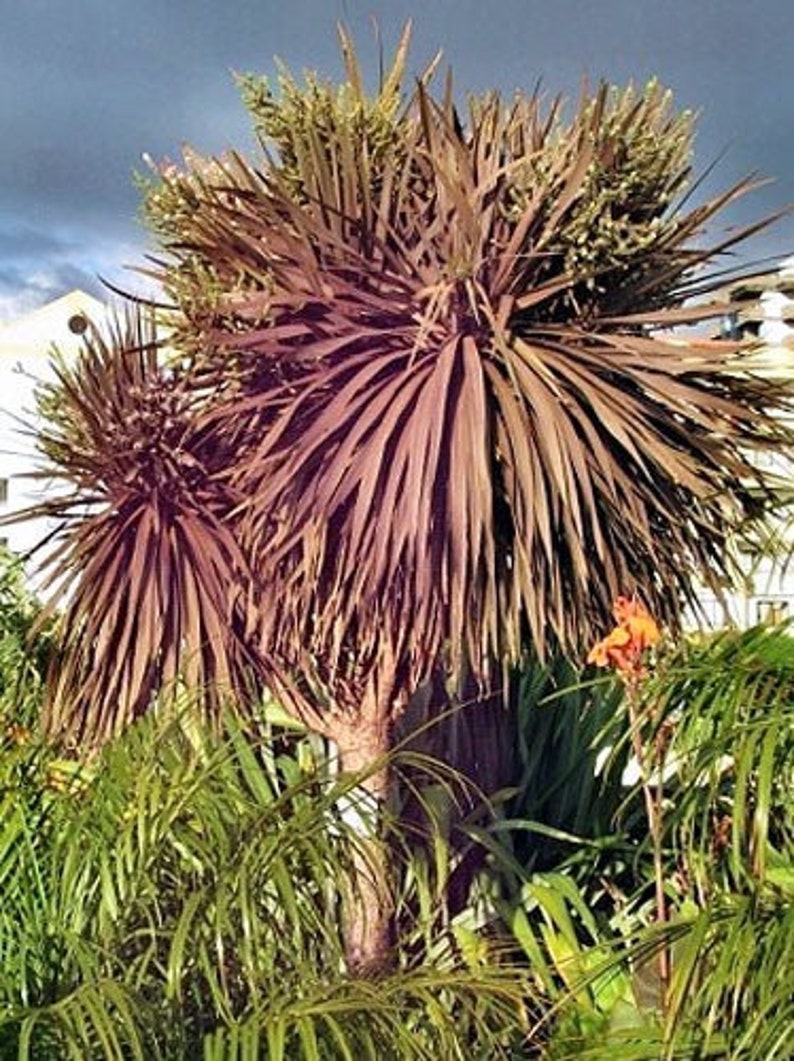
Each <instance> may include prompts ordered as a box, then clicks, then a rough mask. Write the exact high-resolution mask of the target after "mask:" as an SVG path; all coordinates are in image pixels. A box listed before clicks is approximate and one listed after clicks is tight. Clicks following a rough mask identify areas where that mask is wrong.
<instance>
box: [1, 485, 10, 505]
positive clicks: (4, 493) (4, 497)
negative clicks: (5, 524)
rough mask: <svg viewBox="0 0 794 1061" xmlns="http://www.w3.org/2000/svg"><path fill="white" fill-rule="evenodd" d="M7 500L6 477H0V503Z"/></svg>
mask: <svg viewBox="0 0 794 1061" xmlns="http://www.w3.org/2000/svg"><path fill="white" fill-rule="evenodd" d="M4 501H8V479H0V505H2V504H3V502H4Z"/></svg>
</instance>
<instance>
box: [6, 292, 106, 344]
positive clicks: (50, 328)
mask: <svg viewBox="0 0 794 1061" xmlns="http://www.w3.org/2000/svg"><path fill="white" fill-rule="evenodd" d="M107 313H108V310H107V306H106V305H105V304H104V303H102V302H100V301H99V299H98V298H94V296H93V295H89V294H87V293H86V292H85V291H80V290H75V291H70V292H69V293H68V294H67V295H62V296H61V297H60V298H56V299H55V300H54V301H52V302H48V303H47V304H46V305H44V306H39V308H38V309H34V310H32V311H31V312H30V313H26V314H25V315H24V316H22V317H18V318H17V319H16V320H14V321H10V322H8V323H6V324H1V325H0V357H2V358H5V357H6V356H11V357H13V358H14V359H16V360H18V359H19V358H28V357H36V356H38V357H48V356H49V355H50V353H51V352H52V349H53V347H57V348H58V349H59V350H60V351H61V352H62V353H65V354H68V353H72V352H74V351H75V350H76V349H77V348H78V347H79V346H80V344H81V341H82V335H83V333H84V332H85V330H86V327H87V326H88V323H89V321H90V322H93V323H95V324H101V323H102V322H103V321H105V320H106V319H107Z"/></svg>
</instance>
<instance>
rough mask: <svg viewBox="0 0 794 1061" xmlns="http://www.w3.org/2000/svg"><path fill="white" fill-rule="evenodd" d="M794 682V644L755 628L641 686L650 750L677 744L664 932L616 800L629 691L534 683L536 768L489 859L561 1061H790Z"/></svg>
mask: <svg viewBox="0 0 794 1061" xmlns="http://www.w3.org/2000/svg"><path fill="white" fill-rule="evenodd" d="M792 678H794V639H792V637H791V635H790V632H789V630H788V629H787V628H785V627H782V628H770V627H759V628H756V629H753V630H750V631H747V632H745V633H736V632H735V631H734V632H725V633H723V634H720V635H718V636H712V637H707V638H696V639H693V640H690V641H687V642H685V643H684V644H682V646H681V647H680V648H679V649H676V650H674V651H672V652H669V653H667V654H666V656H663V657H661V658H660V660H659V662H658V670H657V673H656V674H655V675H653V676H652V677H650V678H649V679H648V681H647V682H646V683H645V685H644V687H643V702H644V704H645V709H646V717H645V718H644V719H643V720H642V721H643V725H644V727H645V733H646V738H645V739H648V740H651V741H655V740H656V738H657V736H658V735H659V734H663V735H664V740H665V755H664V762H663V776H664V802H663V810H664V819H663V821H664V841H663V860H664V877H665V891H666V896H667V901H668V904H669V921H668V922H667V923H666V924H664V925H661V926H660V925H656V924H653V923H652V915H653V908H652V901H651V900H652V895H653V887H654V871H653V864H652V857H651V855H652V851H651V842H650V837H649V835H648V826H647V821H646V820H645V819H644V815H643V805H642V798H641V794H640V792H639V790H638V789H634V788H632V787H627V786H626V785H625V784H624V783H622V782H621V776H623V777H624V778H625V777H628V776H629V775H630V773H631V772H632V770H633V764H632V759H631V756H630V754H629V747H630V742H629V739H628V718H627V716H626V714H624V712H623V711H622V710H620V693H621V690H620V686H619V685H618V684H617V683H614V682H611V681H609V680H607V681H604V680H600V681H598V682H595V683H593V682H590V681H582V680H577V678H576V670H575V669H574V668H571V667H570V666H569V665H568V664H562V663H561V664H558V665H557V666H556V668H555V669H554V670H549V669H548V668H544V669H538V668H536V669H535V670H534V671H529V672H527V674H526V675H525V677H524V688H525V690H526V691H527V692H528V693H529V695H528V696H527V698H526V699H525V700H522V703H521V711H520V717H521V733H522V757H523V759H524V762H525V763H526V764H527V766H528V767H529V769H528V770H527V773H526V776H525V778H524V781H523V782H522V785H521V786H520V788H519V789H518V791H517V792H516V794H515V796H514V802H513V804H512V806H511V807H510V808H509V810H508V812H507V814H508V815H509V816H506V817H505V818H504V819H503V820H501V821H497V822H496V823H495V824H494V825H493V826H492V827H491V829H490V830H489V832H488V834H487V835H486V837H485V842H486V843H487V844H488V846H489V850H490V851H491V853H492V857H493V859H494V864H495V866H496V867H498V868H499V869H500V871H501V874H502V880H503V881H505V882H508V883H507V887H506V889H505V890H503V891H502V892H501V894H499V895H498V896H497V898H496V905H497V908H498V909H499V910H500V912H501V915H502V918H503V920H504V923H505V924H506V925H508V926H509V927H510V930H511V932H512V933H513V935H514V937H515V939H516V942H517V944H518V945H519V946H520V947H521V950H522V951H523V953H524V954H525V955H526V956H527V959H528V961H529V963H530V969H531V970H532V973H533V975H534V977H535V978H536V983H537V986H538V987H539V988H540V989H541V990H542V991H543V992H544V993H545V994H546V996H547V999H548V1003H549V1006H548V1008H546V1009H544V1010H543V1011H542V1016H541V1020H540V1025H539V1027H538V1029H537V1030H538V1031H540V1029H541V1028H546V1029H547V1033H548V1034H549V1036H550V1044H549V1047H548V1056H549V1057H551V1058H579V1057H592V1058H594V1059H595V1058H602V1057H603V1056H605V1055H606V1053H607V1052H608V1054H609V1056H614V1057H615V1058H616V1059H618V1058H621V1059H622V1058H627V1059H632V1058H633V1059H638V1061H639V1059H647V1061H651V1059H657V1058H667V1057H669V1058H707V1057H730V1058H736V1059H739V1058H742V1059H747V1061H750V1059H753V1061H771V1059H778V1058H779V1059H781V1061H782V1059H783V1058H785V1057H788V1056H789V1055H790V1051H791V1049H792V1045H793V1044H794V1007H793V1006H792V997H791V991H790V985H791V977H792V974H794V936H793V935H792V925H794V921H792V917H794V905H793V904H792V900H794V843H793V842H792V841H793V840H794V835H793V831H794V821H793V820H792V813H791V799H790V792H791V788H792V782H793V781H794V778H793V777H792V764H793V763H794V756H793V755H792V752H793V751H794V747H792V742H793V741H794V695H793V694H794V682H793V681H792ZM627 767H628V768H629V770H628V772H626V768H627ZM635 775H636V771H635ZM662 948H667V949H669V952H670V955H671V958H672V976H671V979H670V983H669V987H668V989H667V992H666V995H665V996H664V997H663V998H661V999H660V985H659V980H658V972H657V965H656V962H657V958H658V954H659V952H660V950H661V949H662Z"/></svg>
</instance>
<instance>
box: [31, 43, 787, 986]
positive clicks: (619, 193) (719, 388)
mask: <svg viewBox="0 0 794 1061" xmlns="http://www.w3.org/2000/svg"><path fill="white" fill-rule="evenodd" d="M407 45H408V40H407V34H406V35H405V37H404V38H403V40H402V41H401V43H400V45H399V48H398V50H397V53H396V56H395V59H394V62H393V65H392V66H391V68H390V69H389V70H388V72H387V73H386V74H385V75H384V76H383V78H382V80H381V84H380V87H379V90H378V91H377V93H376V94H375V95H374V96H372V97H370V96H369V95H368V94H367V93H366V91H365V89H364V87H363V84H362V77H361V73H360V70H359V67H358V64H357V61H356V59H355V56H354V54H353V51H352V47H351V45H350V42H349V40H348V39H347V37H346V36H344V35H343V36H342V46H343V51H344V55H345V61H346V73H347V77H346V80H345V82H344V83H343V84H342V85H341V86H340V87H338V88H337V87H334V86H333V85H330V84H327V83H325V82H323V81H321V80H319V79H318V78H317V77H315V76H313V75H308V76H307V79H306V81H305V83H304V84H302V85H299V84H298V83H297V82H296V81H295V80H294V79H293V78H292V77H291V75H289V74H288V73H286V72H282V74H281V77H280V80H279V82H278V85H277V86H276V88H273V87H272V86H271V84H270V83H269V82H267V81H265V80H261V79H257V78H245V79H243V83H242V87H243V93H244V97H245V100H246V103H247V105H248V108H249V110H250V112H251V114H252V116H253V119H254V122H255V125H256V127H257V130H258V132H259V135H260V138H261V145H262V150H261V154H260V156H259V158H257V159H255V160H253V161H249V160H247V159H244V158H242V157H241V156H239V155H237V154H229V155H227V156H224V157H222V158H216V159H206V158H202V157H200V156H198V155H196V154H195V153H192V152H186V155H185V158H184V161H183V163H182V164H181V165H179V166H174V165H171V164H169V165H167V166H163V167H161V168H160V170H159V171H158V173H157V175H156V179H155V180H154V182H153V183H152V184H151V186H150V187H149V189H148V192H147V195H146V212H147V214H148V218H149V221H150V224H151V227H152V228H153V230H154V232H155V233H156V234H157V237H158V240H159V244H160V252H159V255H158V257H157V259H156V260H155V262H154V263H153V265H152V266H151V268H152V269H153V271H154V272H155V274H156V276H157V277H158V279H159V280H160V281H161V283H162V287H163V290H164V293H165V301H166V302H167V312H166V314H165V315H166V317H167V322H168V327H169V330H170V331H169V344H168V345H169V349H168V351H165V350H163V349H160V348H158V346H157V343H156V342H154V341H150V339H145V340H141V339H134V340H133V341H131V342H130V341H126V340H125V341H116V342H113V341H110V342H107V341H105V340H101V339H100V338H99V337H94V339H93V340H91V341H89V345H88V347H87V351H86V355H85V357H84V359H83V361H82V362H81V363H80V364H79V365H78V366H77V368H76V369H75V370H63V376H62V383H61V388H60V390H59V391H58V392H57V401H56V402H55V403H51V404H54V405H55V406H57V408H55V410H54V411H55V416H54V419H53V421H52V426H51V428H50V429H49V432H48V434H47V435H46V436H45V438H44V443H43V444H44V447H45V449H46V450H47V451H48V452H49V454H50V455H51V457H53V458H54V463H55V470H56V472H57V473H58V474H61V475H63V476H65V477H66V478H68V479H71V481H72V482H73V483H74V486H75V492H74V495H73V497H72V502H71V507H68V506H67V504H66V503H65V502H61V501H55V502H52V503H51V504H49V505H48V506H47V508H48V511H49V512H50V514H52V513H61V514H65V513H66V512H67V511H68V512H69V513H71V514H72V515H74V514H75V513H79V515H78V518H70V519H68V520H66V521H65V522H64V525H63V531H62V535H61V545H60V550H61V551H60V554H59V564H60V569H59V573H60V574H61V575H63V576H64V577H65V578H66V582H67V584H69V585H71V587H72V588H71V596H70V597H69V598H68V603H67V608H66V612H65V617H64V642H63V647H64V651H63V655H62V659H61V660H60V662H59V664H58V666H57V668H56V669H55V671H54V672H53V675H52V681H51V697H50V706H49V721H50V725H51V728H52V729H54V730H56V731H58V732H64V731H65V732H67V733H71V734H72V735H73V736H74V737H75V739H77V740H80V741H88V742H91V741H95V740H97V739H99V740H102V739H105V738H107V737H108V736H110V735H111V734H114V733H116V732H117V731H118V730H119V728H120V727H122V726H124V725H126V724H127V723H128V722H129V721H130V720H131V719H133V718H134V717H136V716H137V715H139V714H141V713H142V712H144V711H146V710H147V709H148V708H149V707H150V705H151V704H152V702H153V699H154V697H155V694H156V692H157V690H158V689H159V688H160V687H161V686H162V685H163V683H164V681H168V680H172V679H175V678H176V677H178V676H181V677H182V678H183V679H185V680H188V681H189V682H190V683H191V684H193V685H198V686H201V687H202V688H204V689H205V691H206V692H207V697H208V702H209V704H210V706H212V704H213V703H217V702H219V700H220V699H222V696H223V693H224V692H228V690H229V689H233V690H234V691H235V696H236V697H237V698H238V699H239V698H243V699H244V698H245V697H246V695H249V696H250V694H251V691H253V692H254V693H255V690H256V689H257V688H259V687H261V686H262V685H265V686H267V687H269V688H270V689H271V690H273V691H275V692H276V693H277V695H278V696H279V697H280V698H281V699H282V701H283V703H284V704H285V706H287V707H288V709H289V710H290V711H292V712H293V713H294V714H295V715H296V716H298V717H299V718H300V719H301V720H302V721H303V722H305V723H307V724H308V725H309V726H310V727H311V728H312V729H314V730H315V731H317V732H319V733H321V734H324V735H325V736H326V737H328V738H330V739H332V740H333V741H334V742H335V743H336V745H337V747H338V748H339V754H340V758H341V763H342V766H343V767H344V768H345V769H347V770H353V771H356V770H360V769H361V770H366V769H369V768H371V767H372V766H373V764H377V763H378V762H379V761H380V759H381V757H382V756H383V755H385V754H386V753H387V752H388V750H389V748H390V747H391V745H392V742H393V737H394V727H395V724H396V722H397V721H398V720H399V719H400V717H401V716H402V715H403V714H404V713H405V711H406V708H407V707H408V705H409V702H410V701H411V700H412V698H415V697H416V695H417V694H418V693H419V692H420V691H422V690H426V689H427V688H428V685H429V683H431V682H432V680H433V679H434V678H437V676H438V675H442V676H443V678H444V680H445V681H446V683H447V685H448V686H451V687H455V686H456V685H457V686H467V687H468V688H470V689H471V688H474V689H476V690H479V691H480V693H482V695H484V696H487V695H488V694H490V693H494V692H499V690H501V689H502V688H503V681H504V675H505V673H506V672H507V670H508V668H509V667H510V666H511V665H512V664H513V663H515V662H517V661H519V660H520V659H521V657H522V655H523V654H524V653H526V652H531V653H533V654H539V655H541V656H543V655H545V654H549V653H550V652H553V651H556V650H557V649H562V650H565V651H568V652H571V651H573V652H582V651H583V650H584V647H585V646H587V645H589V644H590V642H591V641H592V639H593V631H594V630H595V629H599V628H601V627H603V625H604V623H605V621H606V617H607V616H608V614H609V609H610V607H611V603H612V600H613V599H614V598H615V597H616V596H618V595H619V594H621V593H623V594H626V593H631V592H632V591H634V590H636V589H641V592H642V596H643V598H644V599H645V601H646V602H647V604H648V606H649V607H650V608H651V609H652V610H653V612H654V614H656V615H658V616H659V617H660V619H662V620H663V621H665V622H667V623H669V624H671V625H673V626H675V625H677V624H678V622H679V620H680V617H681V614H682V611H683V609H684V608H685V607H687V606H688V605H691V604H692V603H693V601H694V600H695V599H696V596H697V588H696V587H697V585H698V584H699V583H701V582H705V583H706V584H707V585H710V586H712V587H714V588H719V587H721V586H723V585H724V584H726V583H728V582H729V581H730V580H731V578H732V577H733V575H734V574H735V571H734V569H733V566H732V561H731V559H730V557H731V555H732V554H731V550H730V548H729V546H730V545H731V542H732V540H733V539H734V538H735V536H736V535H737V534H744V533H746V532H749V530H751V529H752V527H753V526H754V525H755V524H757V523H758V521H759V517H760V508H761V507H762V505H759V498H760V499H761V501H763V498H764V496H765V493H766V492H767V486H766V484H765V481H764V479H763V476H762V475H761V473H759V471H758V470H757V468H756V465H755V464H754V463H753V453H754V452H755V451H758V450H762V449H767V448H769V447H771V446H775V445H778V444H779V443H780V442H781V441H782V440H784V438H785V437H786V436H785V431H784V428H783V427H782V426H781V422H780V420H779V418H778V417H777V416H776V412H777V411H778V410H779V409H780V407H781V406H782V404H783V401H784V400H783V398H782V397H781V395H780V392H779V390H776V389H775V387H774V386H773V385H772V384H771V383H770V382H769V381H766V380H763V379H761V378H756V377H754V376H753V374H752V373H751V372H750V371H749V370H748V367H747V363H746V362H745V360H744V358H743V354H742V350H741V347H740V346H739V345H738V344H736V343H733V342H722V341H712V340H709V339H703V338H702V334H703V333H702V332H698V330H697V329H695V330H694V331H692V330H688V331H685V332H683V333H681V332H680V330H677V329H680V328H681V327H682V326H686V325H692V326H696V325H702V324H703V322H708V321H710V320H714V319H715V318H718V317H719V316H720V315H721V313H722V312H723V311H724V309H725V307H724V306H722V305H721V304H720V303H719V301H718V300H715V299H714V298H713V297H711V296H710V292H712V291H713V290H715V289H716V284H717V280H716V279H715V278H714V277H713V276H711V277H710V275H709V272H708V270H707V269H706V270H705V271H704V268H703V267H704V266H707V265H708V263H710V262H712V261H714V260H716V259H717V258H718V257H719V255H721V254H722V253H723V252H724V251H726V249H727V248H728V247H729V246H730V245H731V244H733V243H735V242H737V241H738V240H739V239H741V238H743V237H744V236H746V235H748V234H749V233H750V231H752V230H749V231H745V232H739V233H734V234H733V235H731V236H730V238H728V239H726V240H724V241H722V242H719V241H718V242H717V244H716V245H712V246H706V245H705V244H704V242H703V237H702V234H703V231H704V227H705V226H707V224H708V222H710V221H711V219H712V218H713V216H714V215H715V214H717V213H718V211H720V210H721V209H722V208H723V207H725V206H727V205H728V204H729V203H731V202H732V201H733V200H734V199H735V198H736V197H737V196H739V195H741V194H743V193H744V192H746V191H747V190H748V189H749V188H750V186H751V182H742V183H741V184H739V185H737V186H735V187H732V188H730V189H728V190H727V191H726V192H725V193H724V194H722V195H719V196H717V197H716V198H714V199H712V200H709V201H706V202H704V203H702V204H701V205H691V203H688V202H687V199H686V193H687V188H688V186H689V180H690V171H691V157H690V156H691V132H692V129H691V117H690V116H689V115H688V114H686V113H676V112H675V110H674V109H673V107H672V103H671V99H670V96H669V94H668V93H667V92H665V91H664V90H663V89H662V88H661V87H660V86H658V85H657V84H650V85H648V86H647V87H646V88H644V89H636V88H633V87H629V88H627V89H623V90H618V89H613V88H610V87H608V86H605V85H603V86H600V87H599V88H597V89H596V90H595V91H594V92H593V93H591V94H588V93H584V94H583V95H582V98H581V99H580V100H579V102H578V105H577V106H576V107H575V108H574V110H573V113H572V114H571V115H570V116H568V114H567V112H566V109H565V107H564V106H563V104H562V102H561V101H546V100H545V99H544V98H543V97H541V96H540V95H537V94H535V95H524V94H521V93H519V94H517V95H516V96H515V97H514V98H512V99H510V100H505V99H503V98H502V97H500V96H499V95H498V94H496V93H490V94H487V95H484V96H480V97H475V98H471V99H470V100H469V101H468V103H467V104H466V105H465V107H461V106H460V105H459V104H458V102H457V101H456V97H455V95H454V93H453V90H452V86H451V82H450V81H449V80H448V81H447V82H446V84H445V86H444V87H443V89H442V90H440V91H438V90H436V89H435V88H434V76H433V75H434V69H433V68H431V69H430V70H428V71H426V72H425V73H424V74H423V75H422V76H421V77H419V78H418V80H417V81H416V83H415V85H414V87H413V89H412V90H411V91H408V92H406V91H405V90H404V89H403V81H404V70H405V64H406V52H407ZM693 335H694V336H698V335H700V336H701V337H699V338H698V337H693ZM92 388H93V389H92ZM86 502H89V504H90V507H89V509H88V510H86V508H85V503H86ZM490 739H491V738H489V737H488V735H487V734H485V735H483V736H482V738H481V741H482V743H487V741H488V740H490ZM365 784H366V786H368V788H369V790H370V792H371V793H372V794H373V795H374V796H375V797H376V798H377V799H378V800H380V799H382V798H383V797H384V796H385V794H386V792H387V788H388V776H387V771H386V770H385V769H371V770H370V772H369V774H368V777H367V778H366V782H365ZM371 854H372V858H371V859H370V860H369V861H370V862H371V863H373V864H372V865H369V866H367V867H363V868H362V881H364V880H367V881H368V882H369V883H368V884H362V911H363V915H362V918H361V920H360V921H359V923H358V925H357V926H353V929H352V931H351V940H352V942H351V950H350V956H351V962H352V963H353V964H355V965H356V966H357V967H360V968H363V969H365V970H371V969H373V968H376V967H377V966H378V965H379V964H381V962H382V961H383V960H384V957H385V954H386V952H387V949H388V933H389V917H388V906H389V904H388V898H387V895H386V893H387V891H388V889H387V885H386V877H387V869H386V866H385V864H384V862H383V859H382V857H381V856H382V855H383V853H382V852H378V851H377V850H375V849H374V848H373V852H372V853H371ZM364 925H365V926H366V927H365V928H364V927H362V926H364Z"/></svg>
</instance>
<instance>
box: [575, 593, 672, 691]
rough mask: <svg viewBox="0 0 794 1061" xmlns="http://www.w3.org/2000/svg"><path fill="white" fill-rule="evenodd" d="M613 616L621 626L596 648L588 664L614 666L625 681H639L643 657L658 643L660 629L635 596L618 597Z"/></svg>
mask: <svg viewBox="0 0 794 1061" xmlns="http://www.w3.org/2000/svg"><path fill="white" fill-rule="evenodd" d="M612 614H613V615H614V616H615V618H616V619H617V622H618V625H617V626H616V627H615V628H614V629H613V630H611V631H610V633H608V634H607V636H606V637H605V638H603V640H601V641H599V642H598V643H597V644H596V645H594V646H593V648H592V649H591V651H590V654H589V655H588V657H587V662H588V663H594V664H595V665H596V666H597V667H613V668H614V669H615V670H616V671H617V672H618V673H619V674H622V675H623V676H624V677H625V678H640V677H642V676H643V675H644V674H645V667H644V665H643V654H644V653H645V652H646V650H647V649H649V648H651V647H652V646H653V645H655V644H656V643H657V642H658V641H659V638H660V637H661V633H660V631H659V627H658V626H657V625H656V621H655V620H654V618H653V616H652V615H651V614H650V612H649V611H648V609H647V608H646V607H645V605H644V604H642V602H641V601H639V600H637V598H636V597H631V598H629V597H618V599H617V600H616V601H615V604H614V607H613V609H612Z"/></svg>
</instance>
